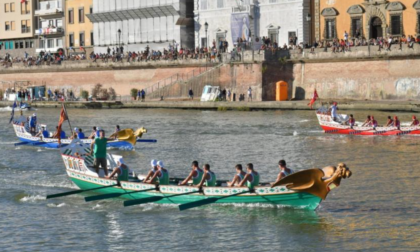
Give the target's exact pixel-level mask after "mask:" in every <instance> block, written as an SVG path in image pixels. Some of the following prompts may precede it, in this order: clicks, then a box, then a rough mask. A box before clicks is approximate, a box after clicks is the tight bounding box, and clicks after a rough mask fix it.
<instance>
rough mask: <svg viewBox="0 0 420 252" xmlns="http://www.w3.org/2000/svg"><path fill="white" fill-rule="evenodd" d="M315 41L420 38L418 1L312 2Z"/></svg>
mask: <svg viewBox="0 0 420 252" xmlns="http://www.w3.org/2000/svg"><path fill="white" fill-rule="evenodd" d="M314 1H315V8H314V10H315V13H314V16H315V20H314V22H315V25H314V26H315V32H314V33H315V37H316V39H317V40H331V39H334V38H339V39H343V38H344V33H345V32H347V33H348V35H349V38H355V37H363V38H366V39H369V38H377V37H388V36H392V37H400V36H404V35H405V36H408V35H413V36H415V37H416V36H417V35H420V27H419V21H420V0H417V1H416V0H401V1H387V0H314Z"/></svg>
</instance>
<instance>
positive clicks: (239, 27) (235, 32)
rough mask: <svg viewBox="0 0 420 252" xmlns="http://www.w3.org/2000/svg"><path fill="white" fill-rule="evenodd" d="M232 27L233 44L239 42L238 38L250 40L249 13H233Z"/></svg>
mask: <svg viewBox="0 0 420 252" xmlns="http://www.w3.org/2000/svg"><path fill="white" fill-rule="evenodd" d="M230 29H231V32H232V41H233V44H235V45H236V44H238V40H242V41H243V42H249V37H250V36H251V29H250V26H249V15H248V14H247V13H232V15H231V19H230Z"/></svg>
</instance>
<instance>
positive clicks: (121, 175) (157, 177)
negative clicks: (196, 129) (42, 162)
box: [106, 158, 293, 189]
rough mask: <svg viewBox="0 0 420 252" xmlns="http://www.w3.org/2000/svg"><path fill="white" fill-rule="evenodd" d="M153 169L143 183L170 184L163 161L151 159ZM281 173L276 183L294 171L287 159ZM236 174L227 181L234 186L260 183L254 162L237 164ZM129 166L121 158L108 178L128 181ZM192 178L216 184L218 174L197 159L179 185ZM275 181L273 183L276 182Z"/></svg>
mask: <svg viewBox="0 0 420 252" xmlns="http://www.w3.org/2000/svg"><path fill="white" fill-rule="evenodd" d="M151 166H152V169H151V170H150V171H149V173H148V174H147V176H146V177H145V179H144V180H143V183H149V184H159V185H168V184H169V171H168V170H167V169H166V168H165V167H164V164H163V162H162V161H156V160H152V161H151ZM279 168H280V173H279V174H278V176H277V179H276V181H275V182H274V183H277V182H278V181H280V180H281V179H283V178H284V177H286V176H288V175H290V174H292V173H293V170H292V169H289V168H288V167H287V166H286V161H285V160H280V161H279ZM235 169H236V174H235V176H234V177H233V179H232V181H231V182H227V185H228V186H230V187H233V186H238V187H241V186H247V187H248V188H250V189H252V188H254V187H255V186H258V185H259V182H260V175H259V173H258V172H257V171H255V170H254V165H253V164H252V163H249V164H247V166H246V171H247V172H244V171H243V168H242V165H241V164H238V165H236V166H235ZM128 170H129V169H128V166H127V165H126V164H125V163H124V160H123V158H120V159H119V160H118V162H117V167H116V168H114V170H113V172H112V173H111V174H110V175H108V176H106V178H116V179H117V180H118V181H128V173H129V172H128ZM190 180H192V184H193V185H194V186H197V187H202V186H216V184H217V183H216V182H217V180H216V174H215V173H214V172H213V171H211V170H210V165H209V164H205V165H203V168H202V169H201V168H200V167H199V165H198V162H197V161H193V162H192V164H191V172H190V174H189V175H188V177H187V178H186V179H184V180H183V181H182V182H180V183H179V185H187V184H188V182H189V181H190ZM274 183H273V184H274Z"/></svg>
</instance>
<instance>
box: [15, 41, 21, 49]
mask: <svg viewBox="0 0 420 252" xmlns="http://www.w3.org/2000/svg"><path fill="white" fill-rule="evenodd" d="M19 48H20V47H19V42H18V41H16V42H15V49H19Z"/></svg>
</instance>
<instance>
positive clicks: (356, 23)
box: [350, 17, 363, 38]
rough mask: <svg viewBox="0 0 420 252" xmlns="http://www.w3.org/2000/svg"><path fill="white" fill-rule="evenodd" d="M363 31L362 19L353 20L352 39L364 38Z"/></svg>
mask: <svg viewBox="0 0 420 252" xmlns="http://www.w3.org/2000/svg"><path fill="white" fill-rule="evenodd" d="M362 29H363V28H362V18H359V17H358V18H352V19H351V33H350V37H354V38H359V37H360V36H362Z"/></svg>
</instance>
